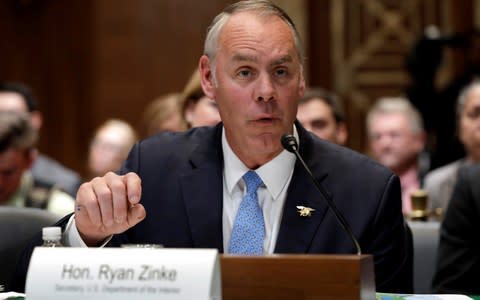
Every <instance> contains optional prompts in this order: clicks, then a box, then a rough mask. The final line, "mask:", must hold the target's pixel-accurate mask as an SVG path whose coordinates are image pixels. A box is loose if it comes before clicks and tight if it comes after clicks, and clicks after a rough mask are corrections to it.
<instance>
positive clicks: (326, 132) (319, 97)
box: [297, 87, 348, 145]
mask: <svg viewBox="0 0 480 300" xmlns="http://www.w3.org/2000/svg"><path fill="white" fill-rule="evenodd" d="M297 119H298V121H299V122H300V123H301V124H302V126H303V127H305V129H307V130H308V131H311V132H313V133H314V134H315V135H316V136H318V137H319V138H321V139H324V140H327V141H331V142H332V143H337V144H339V145H345V144H346V143H347V138H348V130H347V124H346V122H345V113H344V111H343V106H342V103H341V102H340V99H339V98H338V97H337V96H336V95H335V94H333V93H331V92H328V91H326V90H324V89H322V88H317V87H312V88H308V89H307V90H306V92H305V95H304V96H303V97H302V98H300V100H299V101H298V111H297Z"/></svg>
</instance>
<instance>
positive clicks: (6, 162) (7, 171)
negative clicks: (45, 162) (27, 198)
mask: <svg viewBox="0 0 480 300" xmlns="http://www.w3.org/2000/svg"><path fill="white" fill-rule="evenodd" d="M32 155H33V154H31V153H30V152H28V151H25V150H20V149H13V148H12V149H8V150H6V151H5V152H3V153H0V203H1V202H5V201H7V200H8V198H9V197H10V196H11V195H12V194H13V193H15V191H16V190H17V189H18V187H19V186H20V183H21V180H22V175H23V172H25V171H26V170H27V169H29V168H30V166H31V164H32V161H33V158H32Z"/></svg>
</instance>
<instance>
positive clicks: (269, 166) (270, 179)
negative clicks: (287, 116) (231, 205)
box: [222, 126, 298, 199]
mask: <svg viewBox="0 0 480 300" xmlns="http://www.w3.org/2000/svg"><path fill="white" fill-rule="evenodd" d="M293 135H294V136H295V138H296V139H297V141H298V132H297V129H296V128H295V126H293ZM222 151H223V157H224V160H225V161H224V169H223V172H224V178H225V184H226V187H227V191H228V193H229V194H231V193H232V191H233V189H234V187H235V186H236V185H237V183H238V181H239V180H240V179H241V178H242V176H243V175H244V174H245V173H246V172H247V171H249V168H247V166H246V165H245V164H244V163H243V162H242V161H241V160H240V159H239V158H238V156H237V155H236V154H235V153H234V152H233V150H232V148H231V147H230V145H229V144H228V141H227V138H226V136H225V129H224V128H222ZM295 159H296V158H295V155H294V154H293V153H290V152H288V151H287V150H283V151H282V152H280V154H278V155H277V156H276V157H275V158H273V159H272V160H270V161H269V162H267V163H266V164H264V165H262V166H260V167H259V168H258V169H256V170H255V172H256V173H257V174H258V176H260V178H261V179H262V181H263V183H264V184H265V186H266V188H267V190H268V191H269V193H270V194H271V196H272V198H273V199H276V198H277V196H278V195H279V194H280V193H281V192H282V190H283V189H284V188H285V185H286V183H287V182H288V180H289V178H290V177H291V175H292V172H293V168H294V166H295Z"/></svg>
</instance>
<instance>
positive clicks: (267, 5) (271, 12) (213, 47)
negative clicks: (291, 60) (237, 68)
mask: <svg viewBox="0 0 480 300" xmlns="http://www.w3.org/2000/svg"><path fill="white" fill-rule="evenodd" d="M244 11H254V12H257V13H258V15H259V16H277V17H279V18H280V19H282V20H283V21H284V22H285V23H287V25H288V26H289V27H290V29H291V30H292V32H293V36H294V40H295V48H296V49H297V54H298V59H299V61H300V64H302V65H303V59H304V54H303V47H302V43H301V39H300V34H299V33H298V31H297V28H296V27H295V24H294V23H293V21H292V20H291V19H290V17H289V16H288V15H287V13H286V12H285V11H284V10H282V9H281V8H280V7H278V6H276V5H275V4H273V3H271V2H270V1H268V0H245V1H239V2H237V3H234V4H231V5H229V6H227V7H226V8H225V9H224V10H223V12H221V13H220V14H218V15H217V16H216V17H215V18H214V19H213V21H212V23H211V24H210V26H209V27H208V29H207V37H206V38H205V44H204V50H203V52H204V54H205V55H206V56H208V57H209V58H210V62H211V69H212V70H215V58H216V55H217V50H218V47H219V45H218V40H219V37H220V33H221V31H222V29H223V27H224V26H225V24H226V23H227V21H228V19H229V18H230V16H232V15H234V14H235V13H238V12H244ZM214 73H215V72H213V78H214V81H215V74H214Z"/></svg>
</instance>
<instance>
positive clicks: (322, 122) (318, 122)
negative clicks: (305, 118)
mask: <svg viewBox="0 0 480 300" xmlns="http://www.w3.org/2000/svg"><path fill="white" fill-rule="evenodd" d="M311 126H312V127H313V128H315V129H323V128H325V127H327V122H326V121H325V120H321V119H316V120H313V121H312V123H311Z"/></svg>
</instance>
